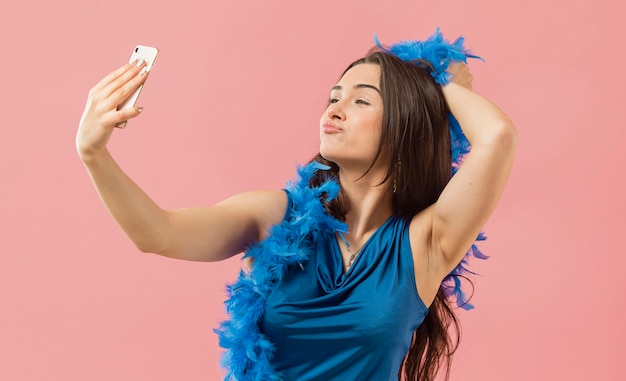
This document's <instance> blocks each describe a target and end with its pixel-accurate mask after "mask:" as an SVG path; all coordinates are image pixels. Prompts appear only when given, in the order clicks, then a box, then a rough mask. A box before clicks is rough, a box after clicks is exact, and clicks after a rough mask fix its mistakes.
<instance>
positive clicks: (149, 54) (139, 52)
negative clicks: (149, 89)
mask: <svg viewBox="0 0 626 381" xmlns="http://www.w3.org/2000/svg"><path fill="white" fill-rule="evenodd" d="M158 54H159V49H157V48H154V47H151V46H145V45H137V46H136V47H135V49H133V52H132V53H131V55H130V60H129V62H130V63H133V62H135V61H139V62H140V61H145V63H146V67H145V68H144V70H146V71H148V72H149V71H150V70H152V66H153V65H154V62H155V61H156V58H157V56H158ZM144 84H145V82H144V83H142V84H141V85H140V86H139V87H138V88H137V89H136V90H135V91H134V92H133V93H132V94H131V95H130V96H129V97H128V98H127V99H126V100H125V101H124V102H122V103H121V104H120V105H119V106H118V107H117V109H118V110H122V109H125V108H130V107H135V104H136V103H137V99H138V98H139V94H141V90H142V89H143V86H144ZM125 125H126V122H121V123H118V125H116V127H124V126H125Z"/></svg>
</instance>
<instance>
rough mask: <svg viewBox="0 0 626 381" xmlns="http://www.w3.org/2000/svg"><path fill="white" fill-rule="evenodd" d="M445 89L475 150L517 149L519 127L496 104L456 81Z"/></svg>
mask: <svg viewBox="0 0 626 381" xmlns="http://www.w3.org/2000/svg"><path fill="white" fill-rule="evenodd" d="M442 90H443V94H444V96H445V98H446V102H447V103H448V106H449V107H450V111H451V112H452V115H454V117H455V118H456V120H457V121H458V122H459V124H460V126H461V128H462V130H463V133H464V134H465V136H466V137H467V139H468V140H469V142H470V144H472V147H474V148H477V147H480V146H491V147H494V146H499V148H507V146H510V145H512V146H513V147H514V145H515V143H516V140H517V135H516V131H515V127H514V125H513V123H512V122H511V120H510V119H509V118H508V117H507V116H506V115H505V114H504V113H503V112H502V111H501V110H500V109H499V108H498V107H497V106H496V105H495V104H493V103H492V102H491V101H489V100H488V99H486V98H484V97H483V96H481V95H479V94H476V93H474V92H473V91H471V90H469V89H467V88H465V87H463V86H461V85H459V84H457V83H454V82H452V83H450V84H448V85H445V86H443V87H442ZM509 148H510V147H509Z"/></svg>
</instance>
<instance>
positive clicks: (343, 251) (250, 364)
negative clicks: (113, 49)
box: [77, 50, 517, 380]
mask: <svg viewBox="0 0 626 381" xmlns="http://www.w3.org/2000/svg"><path fill="white" fill-rule="evenodd" d="M143 66H144V64H143V63H139V64H127V65H124V66H123V67H121V68H119V69H118V70H116V71H114V72H112V73H111V74H109V75H108V76H106V77H105V78H104V79H103V80H102V81H100V82H99V83H98V84H97V85H96V86H95V87H94V88H93V89H92V90H91V91H90V93H89V99H88V102H87V106H86V108H85V112H84V113H83V116H82V118H81V122H80V127H79V130H78V134H77V148H78V152H79V155H80V157H81V159H82V160H83V162H84V164H85V167H86V168H87V170H88V172H89V174H90V176H91V178H92V180H93V183H94V185H95V187H96V189H97V191H98V192H99V194H100V196H101V198H102V200H103V202H104V204H105V205H106V207H107V208H108V210H109V212H110V213H111V214H112V216H113V217H114V218H115V219H116V221H117V222H118V223H119V225H120V226H121V227H122V229H123V230H124V231H125V232H126V233H127V234H128V236H129V237H130V238H131V239H132V240H133V242H134V243H135V244H136V245H137V247H138V248H139V249H140V250H141V251H144V252H151V253H157V254H161V255H165V256H169V257H173V258H180V259H187V260H197V261H218V260H222V259H226V258H229V257H231V256H233V255H235V254H238V253H240V252H242V251H244V250H245V249H246V248H249V247H252V249H251V250H250V253H252V254H251V255H249V256H248V258H249V259H250V260H249V261H248V264H249V266H250V267H251V269H252V273H253V274H256V275H255V276H256V277H255V276H251V277H249V276H248V275H246V274H242V278H241V282H242V283H241V284H240V286H237V287H235V288H233V290H232V293H233V295H232V296H231V303H230V304H229V305H228V307H229V311H230V312H231V314H233V315H237V313H238V312H237V311H234V312H233V310H236V309H237V308H239V309H240V312H239V314H240V315H241V316H239V318H241V319H242V320H241V321H235V323H231V324H229V323H228V322H227V323H225V324H224V325H223V326H222V327H221V329H220V333H221V335H222V337H221V345H222V346H224V347H226V348H228V349H229V350H230V353H229V355H228V356H227V361H226V364H227V365H228V366H229V374H228V375H227V378H232V379H238V380H244V379H261V380H264V379H271V380H278V379H284V380H335V379H337V380H338V379H341V380H392V379H398V378H399V377H405V378H406V379H411V380H416V379H418V380H432V379H434V376H435V374H436V373H437V371H438V369H439V368H440V367H443V368H444V369H445V371H446V376H447V374H448V372H449V367H450V365H449V361H448V360H449V357H450V356H451V355H452V352H454V349H456V343H455V342H454V340H453V339H451V333H450V332H448V326H449V325H450V324H451V323H452V324H455V325H456V320H455V319H454V315H453V314H452V311H451V309H450V307H449V306H448V303H449V301H448V300H447V298H446V297H445V295H444V293H443V292H442V288H441V285H442V281H443V280H444V279H445V278H446V277H447V276H448V275H449V274H450V273H451V271H452V270H453V269H455V267H456V266H457V265H458V264H459V262H460V261H461V260H462V259H463V257H464V256H465V254H466V253H467V251H468V249H469V248H470V247H471V246H472V244H473V242H474V241H475V239H476V237H477V236H478V234H479V233H480V230H481V228H482V226H483V225H484V224H485V222H486V221H487V219H488V217H489V215H490V214H491V213H492V211H493V210H494V208H495V206H496V204H497V202H498V200H499V198H500V195H501V193H502V191H503V189H504V186H505V182H506V179H507V177H508V174H509V171H510V169H511V165H512V161H513V154H514V151H515V146H516V139H517V137H516V131H515V128H514V126H513V124H512V123H511V122H510V120H509V119H508V118H507V117H506V115H504V114H503V113H502V112H501V111H500V110H499V109H498V108H497V107H496V106H495V105H494V104H493V103H491V102H490V101H488V100H487V99H485V98H483V97H481V96H480V95H478V94H476V93H474V92H472V86H471V83H472V76H471V74H469V71H468V69H467V66H466V65H465V64H462V63H454V64H451V65H450V66H449V67H448V72H449V73H450V74H451V75H452V78H453V79H452V81H451V82H450V83H449V84H446V85H444V86H440V85H439V84H437V83H436V82H435V80H434V79H433V76H431V74H432V73H430V71H429V69H428V67H426V65H415V64H414V63H411V62H405V61H403V60H401V59H399V58H397V57H396V56H395V55H393V54H390V53H389V52H386V51H380V50H379V51H374V52H372V53H370V54H369V55H368V56H367V57H365V58H364V59H361V60H358V61H356V62H355V63H353V64H352V65H350V66H349V67H348V69H347V70H346V71H345V72H344V73H343V75H342V76H341V78H340V79H339V81H338V82H337V84H336V86H334V87H333V88H332V89H331V92H330V99H329V103H328V107H327V109H326V110H325V111H324V112H323V113H322V116H321V120H320V153H319V155H318V156H317V157H316V158H315V159H314V161H315V162H320V163H322V164H326V165H328V167H329V169H326V168H327V167H323V168H322V169H320V170H316V169H319V168H321V167H322V166H320V165H317V167H313V169H311V166H309V167H307V168H309V171H308V172H306V173H305V175H304V179H303V181H301V182H300V183H301V184H300V185H299V187H298V186H296V187H291V188H290V189H289V190H287V191H284V190H276V191H255V192H248V193H243V194H239V195H236V196H233V197H231V198H229V199H227V200H225V201H223V202H221V203H218V204H217V205H214V206H212V207H207V208H192V209H181V210H163V209H161V208H160V207H158V206H157V205H156V204H155V203H154V202H153V201H152V200H151V199H150V198H149V197H148V196H147V195H146V194H145V193H144V192H143V191H142V190H141V189H140V188H139V187H138V186H137V185H135V184H134V183H133V182H132V180H131V179H130V178H128V177H127V176H126V175H125V174H124V172H123V171H122V170H121V169H120V168H119V167H118V166H117V164H116V163H115V161H114V160H113V158H112V157H111V155H110V153H109V152H108V150H107V148H106V146H107V142H108V140H109V137H110V136H111V134H112V133H113V131H114V130H115V125H116V124H118V123H120V122H124V121H127V120H129V119H132V118H135V117H137V116H138V115H139V114H140V112H141V108H133V109H127V110H119V111H118V110H117V105H119V104H121V103H122V102H123V101H124V100H125V99H126V97H127V96H128V95H129V94H130V93H132V91H133V90H134V89H135V88H137V87H138V86H139V85H141V84H142V83H143V82H144V81H145V79H146V77H147V76H146V75H144V74H142V68H143ZM449 112H451V113H452V114H453V115H454V117H455V118H456V120H458V122H459V123H460V125H461V127H462V129H463V132H464V134H465V135H466V136H467V138H468V140H469V141H470V142H471V145H472V150H471V152H470V153H469V154H468V155H467V156H466V157H465V160H464V163H463V165H462V166H461V167H460V168H459V169H458V171H457V172H456V174H455V175H454V176H453V177H452V178H451V179H450V175H451V173H450V172H451V158H450V134H449V127H448V120H447V115H448V113H449ZM314 166H315V164H314ZM333 179H336V181H337V182H338V183H339V184H340V187H341V188H340V189H341V190H340V191H339V192H334V191H333V190H332V188H329V187H328V184H331V185H332V183H333V182H334V180H333ZM311 189H317V193H315V194H314V195H313V196H310V195H308V196H307V194H308V193H306V192H308V191H310V190H311ZM335 193H337V194H335ZM303 195H304V196H303ZM335 196H337V197H336V198H335ZM307 197H308V198H307ZM312 200H313V202H312V203H311V201H312ZM317 204H319V205H321V207H322V208H323V212H320V213H318V214H317V215H314V214H311V213H313V212H311V211H315V210H316V207H317V206H316V205H317ZM320 210H321V209H320ZM327 217H328V218H329V220H326V219H325V218H327ZM303 221H304V223H305V225H306V228H305V229H304V230H298V231H297V232H296V230H297V229H296V228H293V227H294V226H296V225H297V224H301V223H302V222H303ZM341 222H343V223H344V224H342V223H341ZM326 223H327V225H328V226H330V227H329V228H328V229H326V230H324V229H323V228H320V226H322V225H324V224H326ZM335 223H337V224H335ZM298 226H302V225H298ZM281 229H282V230H281ZM289 229H291V230H289ZM287 233H289V234H292V233H293V234H295V235H293V236H288V235H283V234H287ZM300 237H302V239H300ZM290 242H297V243H296V244H295V245H296V246H293V247H291V246H289V247H287V246H288V245H291V243H290ZM281 245H285V247H284V248H283V247H282V246H281ZM277 247H278V248H277ZM255 248H256V249H255ZM257 249H258V250H257ZM255 250H256V251H255ZM281 250H284V251H289V252H290V253H291V251H294V250H295V251H297V252H302V251H303V252H306V253H305V257H303V258H305V260H297V261H292V262H290V264H289V265H288V266H284V268H281V270H280V271H275V272H273V273H272V272H271V271H274V269H275V266H274V265H275V263H273V262H272V263H270V262H267V261H266V260H265V259H267V258H266V257H263V256H262V255H264V254H263V253H268V252H269V253H270V254H271V253H273V252H278V254H277V255H279V256H280V255H281V253H280V252H281ZM256 253H261V254H259V255H258V256H255V255H256ZM269 258H270V259H271V258H273V257H271V256H270V257H269ZM296 263H297V264H298V265H299V266H296V265H295V264H296ZM273 266H274V267H273ZM265 269H270V270H271V271H270V270H268V271H270V272H268V271H266V270H265ZM261 271H263V272H261ZM262 278H263V279H262ZM246 284H247V285H248V288H247V289H246V288H245V286H246ZM246 290H252V291H250V293H251V294H250V297H249V298H248V299H246V302H247V303H248V302H249V303H254V302H255V301H260V302H259V303H260V305H259V304H255V305H254V306H253V307H254V309H251V305H248V304H244V303H243V302H242V301H243V300H244V299H237V298H240V297H241V295H240V294H242V293H245V292H248V291H246ZM254 314H256V315H255V316H257V315H258V317H256V318H252V317H251V315H254ZM235 318H237V316H235ZM246 319H248V320H246ZM248 323H249V325H250V326H252V327H254V328H255V329H256V331H255V330H245V331H241V329H240V328H241V326H242V325H246V324H248ZM246 340H247V341H246ZM457 342H458V338H457Z"/></svg>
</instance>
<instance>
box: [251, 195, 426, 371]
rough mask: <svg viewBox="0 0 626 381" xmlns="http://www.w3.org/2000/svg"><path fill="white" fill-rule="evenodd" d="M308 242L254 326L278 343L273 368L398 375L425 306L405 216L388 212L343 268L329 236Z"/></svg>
mask: <svg viewBox="0 0 626 381" xmlns="http://www.w3.org/2000/svg"><path fill="white" fill-rule="evenodd" d="M287 194H289V193H287ZM288 205H291V200H290V202H289V204H288ZM289 209H290V207H288V210H287V216H286V218H288V214H289ZM314 245H315V246H314V247H316V249H317V250H316V253H312V254H311V255H310V259H309V260H308V261H306V262H305V263H303V267H299V266H293V267H291V268H290V269H289V270H288V272H287V274H286V275H285V277H284V279H283V280H282V281H281V282H280V283H278V284H277V285H275V287H274V289H273V291H272V293H271V294H270V295H269V296H268V299H267V301H266V305H265V312H264V314H263V317H262V319H261V321H260V329H261V332H263V334H264V335H266V336H267V337H268V338H269V340H270V341H271V342H272V343H273V344H274V345H275V348H276V351H275V353H274V356H273V358H272V360H271V361H272V367H273V368H274V370H275V371H277V372H278V373H279V374H281V375H282V379H283V380H285V381H296V380H297V381H308V380H311V381H313V380H317V381H333V380H342V381H351V380H375V381H385V380H394V381H397V380H398V370H399V368H400V365H401V364H402V360H403V358H404V356H405V355H406V353H407V352H408V349H409V346H410V343H411V339H412V336H413V332H414V331H415V329H416V328H417V327H418V326H419V325H420V324H421V323H422V321H423V320H424V317H425V316H426V314H427V312H428V309H427V307H426V306H425V305H424V303H423V301H422V300H421V299H420V297H419V295H418V293H417V289H416V285H415V274H414V268H413V258H412V254H411V247H410V243H409V224H408V221H406V220H403V219H401V218H399V217H396V216H392V217H390V218H389V219H388V220H387V221H386V222H385V223H384V224H383V225H382V226H380V228H378V230H376V231H375V232H374V234H372V236H371V237H370V239H369V240H368V241H367V242H366V243H365V245H364V246H363V247H362V249H361V251H360V253H359V255H357V257H356V258H355V260H354V263H353V264H352V266H351V267H350V268H349V269H348V271H347V272H346V273H344V270H343V263H342V257H341V252H340V248H339V245H338V242H337V238H336V236H335V235H334V234H330V233H329V234H325V235H319V236H318V237H317V238H316V241H315V243H314Z"/></svg>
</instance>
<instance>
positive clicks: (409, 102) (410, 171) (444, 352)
mask: <svg viewBox="0 0 626 381" xmlns="http://www.w3.org/2000/svg"><path fill="white" fill-rule="evenodd" d="M363 63H373V64H377V65H379V66H380V71H381V76H380V91H381V95H382V99H383V122H382V132H381V139H380V143H379V146H378V153H377V155H376V157H375V158H374V160H373V162H372V164H371V165H370V169H371V168H372V167H373V166H374V163H375V162H376V160H378V159H379V158H380V157H382V156H381V153H382V152H383V149H385V150H387V152H388V154H389V155H388V157H389V158H390V162H389V163H388V169H387V174H386V177H385V179H384V180H383V183H384V182H385V181H387V180H390V179H391V180H393V181H394V186H395V192H394V195H393V208H394V213H395V214H396V215H398V216H400V217H402V218H405V219H410V218H412V217H413V216H415V215H416V214H417V213H419V212H420V211H422V210H424V209H425V208H426V207H428V206H430V205H432V204H433V203H435V202H436V201H437V199H438V198H439V195H440V194H441V192H442V191H443V188H444V187H445V186H446V184H447V183H448V180H449V179H450V176H451V161H452V159H451V152H450V131H449V126H448V120H447V115H448V112H449V109H448V106H447V104H446V102H445V99H444V97H443V93H442V91H441V87H440V86H439V85H437V84H436V83H435V81H434V79H433V78H432V77H431V76H430V74H429V69H428V65H427V64H424V63H409V62H404V61H402V60H400V59H399V58H397V57H395V56H393V55H391V54H387V53H385V52H382V51H380V50H378V49H373V50H372V51H370V52H369V53H368V55H367V56H366V57H364V58H361V59H359V60H357V61H355V62H353V63H352V64H350V65H349V66H348V68H347V69H346V70H345V71H344V73H343V74H345V73H346V72H347V71H348V70H350V68H352V67H354V66H356V65H359V64H363ZM343 74H342V75H343ZM313 161H318V162H321V163H324V164H326V165H329V166H330V167H331V169H330V170H329V171H318V172H317V174H316V177H315V178H314V179H313V180H312V185H317V184H319V183H321V182H323V181H324V180H326V179H327V178H329V177H335V178H336V177H337V176H338V172H339V168H338V167H337V165H336V164H335V163H333V162H330V161H328V160H326V159H324V158H323V157H322V156H321V155H320V154H318V155H317V156H316V157H314V158H313ZM368 171H369V169H368ZM366 173H367V172H366ZM326 207H327V209H328V211H329V213H331V214H332V215H333V216H335V217H336V218H339V219H341V220H345V216H346V213H347V211H348V210H349V209H350V205H349V204H348V202H347V198H346V197H345V196H343V195H342V194H340V195H339V197H337V198H336V199H334V200H332V201H330V202H328V203H326ZM459 340H460V326H459V323H458V320H457V319H456V317H455V315H454V311H453V310H452V308H451V305H450V302H449V301H448V300H447V298H446V297H445V295H444V293H443V291H442V289H441V288H440V289H439V292H438V293H437V296H436V297H435V299H434V301H433V303H432V304H431V306H430V308H429V312H428V314H427V315H426V318H425V319H424V321H423V322H422V324H421V325H420V326H419V327H418V328H417V330H416V331H415V333H414V334H413V338H412V341H411V346H410V348H409V352H408V353H407V355H406V356H405V358H404V361H403V363H402V366H401V368H400V370H399V373H398V379H400V380H407V381H408V380H411V381H413V380H419V381H432V380H434V378H435V375H436V374H437V373H438V371H439V370H440V369H443V370H444V372H445V377H446V379H448V377H449V373H450V360H451V357H452V355H453V353H454V352H455V351H456V349H457V348H458V344H459Z"/></svg>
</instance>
